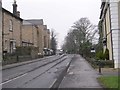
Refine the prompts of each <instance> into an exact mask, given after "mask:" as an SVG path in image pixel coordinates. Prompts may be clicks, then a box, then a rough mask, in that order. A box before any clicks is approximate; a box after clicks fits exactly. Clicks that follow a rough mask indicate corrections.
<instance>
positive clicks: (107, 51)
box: [104, 48, 109, 60]
mask: <svg viewBox="0 0 120 90" xmlns="http://www.w3.org/2000/svg"><path fill="white" fill-rule="evenodd" d="M104 58H105V59H106V60H109V50H108V49H107V48H106V50H105V53H104Z"/></svg>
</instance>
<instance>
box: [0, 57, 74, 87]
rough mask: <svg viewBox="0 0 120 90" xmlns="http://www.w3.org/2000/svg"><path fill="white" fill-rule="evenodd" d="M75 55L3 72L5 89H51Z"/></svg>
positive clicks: (50, 59)
mask: <svg viewBox="0 0 120 90" xmlns="http://www.w3.org/2000/svg"><path fill="white" fill-rule="evenodd" d="M73 56H74V55H65V56H60V55H56V56H52V57H49V58H45V59H42V60H38V61H35V62H32V63H28V64H25V65H21V66H18V67H13V68H9V69H5V70H3V71H2V75H3V78H2V79H3V80H2V83H1V84H0V85H2V87H3V88H51V87H52V86H53V85H54V84H55V82H56V81H57V80H58V78H59V76H60V75H61V73H62V72H63V71H64V69H65V68H66V67H67V66H68V65H69V63H70V61H71V60H72V57H73Z"/></svg>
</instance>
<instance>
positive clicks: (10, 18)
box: [2, 2, 23, 53]
mask: <svg viewBox="0 0 120 90" xmlns="http://www.w3.org/2000/svg"><path fill="white" fill-rule="evenodd" d="M22 22H23V19H21V18H20V17H19V12H18V11H17V4H16V2H14V4H13V13H11V12H9V11H8V10H6V9H4V8H2V34H3V36H2V39H3V40H2V41H3V52H4V53H13V52H15V50H16V46H21V38H22V37H21V36H22V32H21V29H22Z"/></svg>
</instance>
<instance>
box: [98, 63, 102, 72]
mask: <svg viewBox="0 0 120 90" xmlns="http://www.w3.org/2000/svg"><path fill="white" fill-rule="evenodd" d="M101 68H102V63H101V61H99V74H101Z"/></svg>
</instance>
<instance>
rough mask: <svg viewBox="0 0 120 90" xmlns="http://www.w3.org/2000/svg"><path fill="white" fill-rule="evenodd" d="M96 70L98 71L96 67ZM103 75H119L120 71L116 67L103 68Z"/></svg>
mask: <svg viewBox="0 0 120 90" xmlns="http://www.w3.org/2000/svg"><path fill="white" fill-rule="evenodd" d="M96 71H98V69H96ZM101 75H102V76H118V75H120V72H119V70H118V69H114V68H102V69H101Z"/></svg>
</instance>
